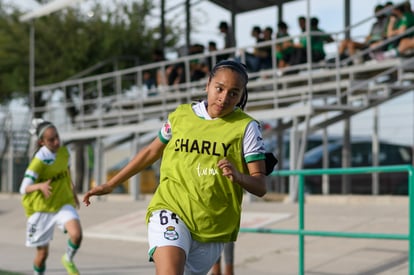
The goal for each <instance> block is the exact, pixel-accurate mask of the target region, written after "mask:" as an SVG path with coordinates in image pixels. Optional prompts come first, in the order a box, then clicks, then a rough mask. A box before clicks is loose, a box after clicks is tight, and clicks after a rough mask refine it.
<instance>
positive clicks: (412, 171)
mask: <svg viewBox="0 0 414 275" xmlns="http://www.w3.org/2000/svg"><path fill="white" fill-rule="evenodd" d="M393 172H407V173H408V198H409V217H408V219H409V223H408V224H409V228H408V234H382V233H367V232H335V231H323V230H320V231H314V230H306V229H305V192H304V191H305V188H304V185H305V176H314V175H343V174H348V175H349V174H367V173H393ZM272 176H283V177H287V176H298V177H299V181H298V185H299V188H298V192H299V194H298V217H299V219H298V229H296V230H295V229H270V228H240V232H241V233H265V234H288V235H297V236H298V237H299V259H298V262H299V264H298V274H300V275H303V274H305V240H304V238H305V236H319V237H336V238H359V239H388V240H404V241H407V240H408V242H409V245H408V247H409V249H408V264H409V267H408V268H409V274H413V272H414V225H413V222H414V192H413V190H412V188H413V184H414V167H413V166H412V165H393V166H378V167H353V168H329V169H307V170H283V171H275V172H273V173H272Z"/></svg>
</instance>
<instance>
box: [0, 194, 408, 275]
mask: <svg viewBox="0 0 414 275" xmlns="http://www.w3.org/2000/svg"><path fill="white" fill-rule="evenodd" d="M148 199H149V198H144V199H142V200H140V201H132V200H131V199H130V198H129V197H128V196H126V195H109V196H107V197H105V198H104V199H103V200H99V201H94V202H93V203H92V205H91V206H89V207H82V208H81V209H80V210H79V213H80V215H81V219H82V225H83V229H84V235H85V237H84V241H83V244H82V247H81V249H80V250H79V252H78V254H77V255H76V259H75V261H76V262H77V265H78V267H79V269H80V271H81V274H91V275H92V274H96V275H98V274H99V275H106V274H111V275H113V274H116V275H118V274H120V275H126V274H145V275H147V274H155V272H154V268H153V265H152V264H151V263H149V262H148V260H147V243H146V233H145V224H144V218H143V217H144V213H145V207H146V205H147V203H148ZM243 207H244V212H243V218H242V226H243V227H251V228H258V227H265V228H278V229H297V228H298V209H297V208H298V207H297V204H292V203H286V202H281V201H271V202H269V201H264V200H256V201H254V202H247V200H245V203H244V206H243ZM305 209H306V210H305V212H306V215H305V217H306V219H305V229H307V230H331V231H344V232H373V233H388V234H395V233H398V234H407V233H408V202H407V198H405V197H402V198H398V197H377V198H375V197H329V198H322V197H308V198H307V203H306V205H305ZM24 232H25V217H24V214H23V209H22V207H21V205H20V196H19V195H9V194H0V270H7V271H10V272H16V273H20V274H32V271H31V266H32V258H33V255H34V250H33V249H30V248H26V247H25V246H24V238H25V237H24V236H25V233H24ZM65 243H66V237H65V235H64V234H62V233H61V232H60V231H59V230H56V231H55V238H54V240H53V241H52V243H51V251H50V256H49V259H48V262H47V271H48V272H47V274H56V275H59V274H65V272H64V269H63V267H62V266H61V265H60V257H61V255H62V254H63V253H64V248H65ZM298 245H299V242H298V237H297V236H294V235H280V234H258V233H241V234H240V235H239V239H238V241H237V243H236V252H235V253H236V255H235V257H236V259H235V271H236V272H235V274H236V275H252V274H254V275H270V274H280V275H290V274H292V275H293V274H298V259H299V256H298V253H299V252H298ZM0 274H1V275H3V274H5V273H2V272H1V271H0ZM305 274H310V275H328V274H332V275H340V274H341V275H342V274H408V241H404V240H377V239H350V238H333V237H328V238H327V237H317V236H308V237H305Z"/></svg>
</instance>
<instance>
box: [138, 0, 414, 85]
mask: <svg viewBox="0 0 414 275" xmlns="http://www.w3.org/2000/svg"><path fill="white" fill-rule="evenodd" d="M373 11H374V18H375V22H374V23H373V24H372V26H371V29H370V32H369V33H368V34H367V35H366V37H365V38H364V40H363V41H358V40H357V39H352V38H351V37H349V38H345V39H343V40H342V41H336V42H337V44H338V53H337V54H338V56H339V59H340V60H344V59H347V60H348V63H347V64H359V63H361V62H364V61H367V60H370V59H374V60H377V61H381V60H384V59H387V58H391V57H397V56H404V55H406V54H407V52H409V51H412V50H414V33H413V31H411V28H414V14H413V11H412V9H411V5H410V3H409V2H408V1H407V2H404V3H403V4H400V5H393V3H392V2H387V3H385V4H384V5H382V4H378V5H377V6H375V7H374V10H373ZM297 23H298V26H299V28H300V30H301V34H300V35H298V36H297V37H298V39H294V38H293V37H292V36H291V34H290V33H289V26H288V25H287V24H286V22H283V21H280V22H278V24H277V30H276V33H275V34H274V31H273V28H272V27H270V26H269V27H266V28H264V29H262V28H261V27H260V26H253V27H252V29H251V36H252V37H253V38H254V39H255V40H256V45H255V46H254V49H253V50H252V51H247V50H244V51H239V52H238V54H236V51H232V52H231V53H230V52H225V53H220V54H215V53H214V52H216V51H218V49H217V44H216V43H215V42H214V41H210V42H209V43H208V47H207V50H206V49H205V48H206V47H204V45H200V44H194V45H192V46H191V47H190V48H189V49H188V50H187V54H188V55H190V56H191V55H197V57H195V58H194V59H191V60H190V81H199V80H202V79H204V78H206V77H208V74H209V72H210V69H211V68H212V66H214V64H215V63H216V62H218V61H220V60H223V59H229V58H231V59H236V60H239V61H241V62H243V63H245V64H246V66H247V68H248V71H249V72H259V71H260V70H266V69H271V68H273V66H274V65H275V66H277V68H278V69H280V70H283V69H286V68H289V67H294V66H296V65H300V64H304V63H307V62H308V61H311V62H312V63H318V62H321V61H322V62H329V60H327V59H326V58H327V57H326V53H325V49H324V46H325V44H326V43H332V42H334V41H335V40H334V38H333V37H332V36H331V35H329V34H327V33H326V32H325V31H324V30H322V29H321V28H320V27H319V19H318V18H316V17H312V18H309V22H308V21H307V18H306V17H304V16H300V17H298V22H297ZM307 26H309V27H310V32H307ZM218 29H219V31H220V32H221V33H222V34H223V37H224V41H223V42H224V43H223V45H224V47H223V49H230V48H234V47H235V45H236V43H235V38H234V34H233V33H232V28H231V26H230V25H229V24H228V23H227V22H224V21H223V22H220V24H219V26H218ZM274 39H276V40H275V41H274ZM269 41H271V42H269ZM308 41H310V52H309V53H310V54H311V56H310V58H309V57H308V49H307V43H308ZM266 42H269V43H266ZM206 52H207V53H208V55H205V53H206ZM361 53H362V54H361ZM200 56H202V57H201V58H200ZM153 60H154V62H157V61H164V60H165V57H164V55H163V53H162V51H159V50H155V51H154V57H153ZM293 71H294V70H293ZM294 72H295V71H294ZM187 77H188V76H187ZM144 82H145V84H146V85H147V86H148V88H151V87H157V86H160V85H168V86H171V85H177V84H180V83H184V82H186V74H185V64H184V63H178V64H174V65H170V66H168V67H166V68H165V69H163V70H160V69H159V70H154V71H148V72H146V73H145V74H144Z"/></svg>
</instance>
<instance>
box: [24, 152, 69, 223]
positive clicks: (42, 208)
mask: <svg viewBox="0 0 414 275" xmlns="http://www.w3.org/2000/svg"><path fill="white" fill-rule="evenodd" d="M49 179H51V180H52V181H51V183H50V186H51V187H52V190H51V193H52V194H51V195H50V197H49V198H47V199H46V198H45V197H44V196H43V193H42V192H41V191H39V190H38V191H34V192H31V193H25V190H26V187H27V186H28V185H30V184H38V183H41V182H45V181H47V180H49ZM71 185H72V181H71V178H70V174H69V152H68V150H67V148H66V147H63V146H62V147H60V148H59V150H58V151H57V152H56V153H53V152H51V151H50V150H49V149H47V147H46V146H43V147H41V148H40V149H39V150H38V151H37V152H36V154H35V156H34V157H33V159H32V161H31V162H30V164H29V167H28V168H27V169H26V172H25V174H24V178H23V181H22V184H21V187H20V193H22V194H23V199H22V204H23V207H24V209H25V212H26V215H27V216H30V215H32V214H33V213H35V212H57V211H59V209H60V208H61V207H62V206H63V205H65V204H70V205H73V206H74V207H75V206H76V204H75V200H74V197H73V192H72V186H71Z"/></svg>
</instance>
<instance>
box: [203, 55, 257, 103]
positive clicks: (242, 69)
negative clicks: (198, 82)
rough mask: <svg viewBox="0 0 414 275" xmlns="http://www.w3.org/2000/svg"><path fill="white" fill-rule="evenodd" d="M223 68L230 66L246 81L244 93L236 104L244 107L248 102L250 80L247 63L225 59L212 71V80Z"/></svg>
mask: <svg viewBox="0 0 414 275" xmlns="http://www.w3.org/2000/svg"><path fill="white" fill-rule="evenodd" d="M222 68H229V69H231V70H233V71H235V72H237V73H238V74H239V75H240V76H241V78H242V79H243V82H244V84H243V85H244V93H243V95H242V97H241V99H240V101H239V103H237V104H236V106H238V107H240V109H242V110H243V109H244V107H245V106H246V103H247V98H248V93H247V82H249V76H248V74H247V67H246V65H245V64H243V63H240V62H237V61H233V60H223V61H220V62H219V63H217V64H216V65H215V66H214V68H213V69H212V70H211V72H210V80H211V79H212V78H213V77H214V75H215V74H216V72H217V70H219V69H222Z"/></svg>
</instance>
